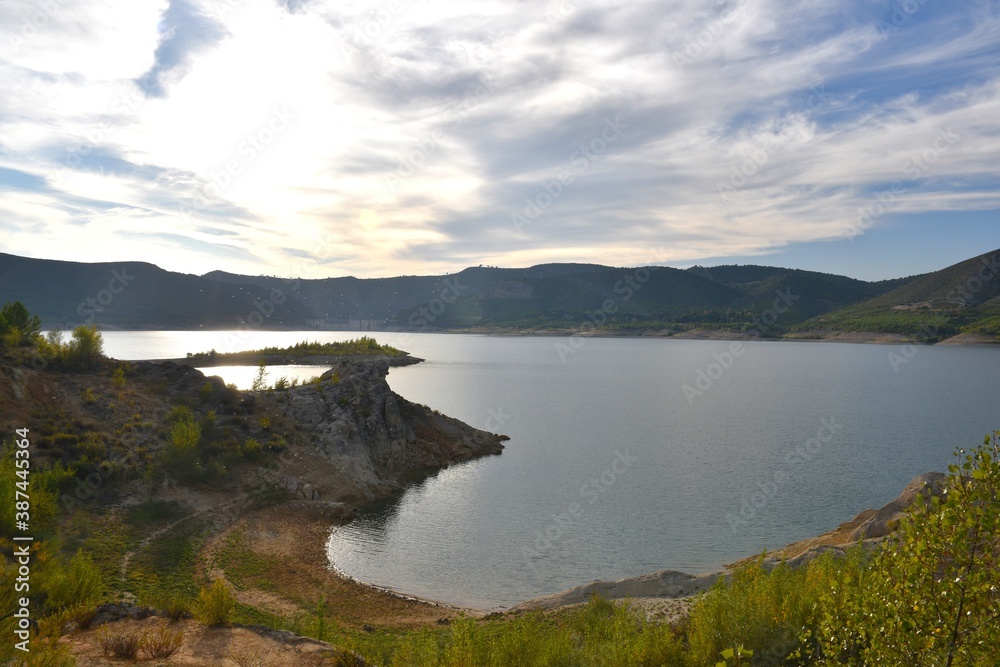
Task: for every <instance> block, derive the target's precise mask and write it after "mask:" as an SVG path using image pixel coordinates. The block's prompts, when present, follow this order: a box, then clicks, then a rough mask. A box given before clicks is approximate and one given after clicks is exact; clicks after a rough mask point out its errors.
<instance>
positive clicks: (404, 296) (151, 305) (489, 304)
mask: <svg viewBox="0 0 1000 667" xmlns="http://www.w3.org/2000/svg"><path fill="white" fill-rule="evenodd" d="M977 261H979V260H978V259H977V260H970V261H969V262H967V263H963V264H962V265H958V267H959V268H956V267H950V268H949V269H946V270H945V271H942V272H938V273H934V274H928V275H925V276H917V277H914V278H908V279H904V278H901V279H898V280H889V281H881V282H866V281H862V280H855V279H853V278H848V277H846V276H838V275H832V274H826V273H818V272H814V271H803V270H798V269H784V268H777V267H769V266H755V265H750V266H715V267H693V268H691V269H687V270H679V269H674V268H669V267H656V266H653V267H640V268H615V267H608V266H601V265H597V264H543V265H539V266H533V267H529V268H519V269H504V268H496V267H482V266H480V267H472V268H468V269H465V270H463V271H460V272H458V273H455V274H450V275H442V276H399V277H394V278H373V279H360V278H354V277H343V278H325V279H309V280H292V279H287V278H276V277H269V276H244V275H237V274H232V273H226V272H222V271H212V272H210V273H207V274H205V275H203V276H195V275H188V274H181V273H174V272H170V271H165V270H163V269H160V268H158V267H156V266H154V265H152V264H147V263H141V262H122V263H102V264H86V263H80V262H61V261H52V260H38V259H28V258H24V257H17V256H14V255H4V254H0V303H2V302H4V301H13V300H20V301H22V302H23V303H24V304H25V305H26V306H27V307H28V309H29V310H31V311H32V312H36V313H38V314H39V315H41V317H42V319H43V323H44V324H45V326H47V327H52V326H58V327H61V328H68V327H71V326H74V325H76V324H79V323H81V322H91V321H92V322H95V323H97V324H98V325H100V326H102V327H106V328H134V329H197V328H215V329H223V328H236V327H239V326H246V325H249V326H252V327H254V328H264V329H310V328H311V329H342V330H355V331H356V330H365V331H369V330H411V331H439V330H480V331H483V330H485V331H489V330H508V331H524V330H532V331H538V330H549V331H564V330H579V329H581V328H591V327H593V328H596V329H599V330H602V331H608V332H616V331H617V332H623V333H629V332H640V331H657V332H661V333H666V334H670V333H679V332H684V331H688V330H693V329H701V330H706V329H707V330H713V329H724V330H729V331H737V332H739V331H748V330H758V329H761V326H760V323H761V318H762V317H770V318H771V320H770V322H769V323H768V324H769V325H768V326H767V327H766V329H767V334H768V335H771V336H775V335H781V334H782V333H784V332H787V331H789V330H791V329H796V328H797V329H802V328H810V327H812V328H835V327H838V326H843V327H846V329H844V330H851V331H869V330H870V331H886V330H896V329H893V328H892V327H901V328H899V329H898V330H900V331H911V330H912V329H913V326H912V323H911V319H912V318H911V317H910V315H912V314H910V313H908V312H907V311H908V309H910V310H912V309H915V308H920V307H923V305H919V306H914V305H913V304H914V303H921V304H922V303H923V302H924V301H927V302H928V303H929V304H930V306H928V307H933V308H935V309H940V308H945V307H946V306H947V307H948V308H952V309H954V308H955V307H957V306H955V305H954V304H951V305H950V306H949V303H950V302H949V301H948V295H949V293H950V291H952V290H953V288H954V285H958V284H960V283H961V281H962V276H963V275H965V274H964V273H963V271H964V269H962V268H961V267H963V266H965V265H968V267H966V268H969V267H973V268H974V265H975V264H976V262H977ZM948 272H951V273H948ZM928 295H929V296H928ZM998 295H1000V292H998V290H997V285H994V284H992V283H991V284H990V285H989V286H988V288H984V289H982V290H980V291H977V293H976V294H975V295H972V297H974V300H975V304H976V305H975V306H974V308H975V309H976V311H975V313H974V315H975V317H974V318H973V319H974V320H975V321H977V322H978V321H979V319H982V316H984V315H985V314H987V313H989V312H994V311H995V312H996V314H997V315H1000V306H997V305H996V304H997V303H1000V298H998ZM991 300H992V301H991ZM991 308H993V310H992V311H991V310H990V309H991ZM935 312H937V311H936V310H935ZM900 313H903V314H902V315H901V314H900ZM949 313H950V311H949ZM873 315H874V316H875V319H874V320H873V319H872V316H873ZM949 317H951V315H950V314H949ZM963 317H965V319H963V320H962V324H963V325H965V324H968V323H969V322H967V321H966V320H968V317H966V316H965V315H963ZM824 318H825V319H824ZM907 318H910V319H907ZM918 319H919V318H918ZM904 320H905V321H904ZM772 322H773V324H772ZM870 326H878V327H880V328H876V329H870V328H869V329H866V328H865V327H870Z"/></svg>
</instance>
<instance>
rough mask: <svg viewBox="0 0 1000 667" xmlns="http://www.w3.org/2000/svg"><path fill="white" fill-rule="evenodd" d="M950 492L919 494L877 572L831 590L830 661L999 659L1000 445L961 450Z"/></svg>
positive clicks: (878, 559)
mask: <svg viewBox="0 0 1000 667" xmlns="http://www.w3.org/2000/svg"><path fill="white" fill-rule="evenodd" d="M956 456H957V457H958V459H959V463H958V464H956V465H952V466H949V472H950V473H951V474H950V475H949V477H948V483H947V493H946V494H945V496H944V498H943V499H942V498H938V497H935V498H932V499H931V500H930V501H921V502H918V503H917V504H915V506H914V507H913V508H912V509H911V511H910V513H909V514H908V515H907V516H906V517H904V518H903V520H902V521H901V523H900V528H899V531H898V532H897V533H896V534H895V535H894V536H893V537H892V538H890V540H889V541H888V542H887V543H886V544H885V545H883V546H882V548H880V549H879V551H878V553H877V554H876V555H875V557H874V558H873V560H872V563H871V567H870V575H866V576H862V578H860V579H859V580H853V581H849V582H845V584H847V585H845V586H844V587H843V590H842V591H837V592H836V593H835V594H834V593H831V594H828V595H826V596H824V598H823V600H822V602H823V608H824V613H823V617H822V619H821V622H820V627H819V629H818V631H817V636H818V650H817V653H818V654H819V655H820V656H821V657H824V658H826V659H828V660H829V661H830V662H831V663H836V662H841V661H846V662H850V663H857V664H898V665H903V664H908V665H956V664H959V665H989V664H995V663H994V662H993V659H994V658H995V651H996V646H997V645H998V644H1000V624H998V622H997V621H998V619H1000V594H998V584H997V572H1000V460H998V459H1000V448H998V445H997V441H996V439H995V437H994V439H993V440H992V442H991V441H990V440H989V438H988V439H987V442H986V444H984V445H983V446H982V447H980V448H978V449H976V450H973V451H972V452H970V453H966V452H964V451H961V450H960V451H959V452H956Z"/></svg>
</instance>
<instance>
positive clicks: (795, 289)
mask: <svg viewBox="0 0 1000 667" xmlns="http://www.w3.org/2000/svg"><path fill="white" fill-rule="evenodd" d="M688 271H691V272H692V273H696V274H698V275H701V276H704V277H706V278H708V279H710V280H714V281H717V282H720V283H722V284H724V285H729V286H731V287H734V288H736V289H738V290H741V291H743V292H745V293H747V294H749V295H751V296H752V297H755V298H758V297H760V298H764V299H768V298H773V294H774V292H775V290H790V291H791V293H792V294H794V295H796V296H799V297H800V298H799V300H798V301H796V302H795V306H794V309H793V317H792V319H794V320H795V321H796V322H798V321H801V320H803V319H807V318H810V317H814V316H816V315H819V314H821V313H825V312H828V311H830V310H834V309H839V308H841V307H843V306H844V305H846V304H850V303H856V302H860V301H866V300H868V299H871V298H874V297H876V296H880V295H882V294H885V293H886V292H889V291H890V290H893V289H895V288H897V287H899V286H901V285H904V284H906V283H908V282H909V281H911V280H913V279H914V278H915V277H916V276H913V277H910V278H897V279H895V280H882V281H878V282H866V281H864V280H856V279H854V278H848V277H846V276H838V275H835V274H831V273H819V272H816V271H803V270H801V269H777V268H775V267H773V266H756V265H752V264H749V265H746V266H736V265H724V266H713V267H711V268H705V267H702V266H695V267H691V268H690V269H688Z"/></svg>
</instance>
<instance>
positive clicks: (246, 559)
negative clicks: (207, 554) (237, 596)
mask: <svg viewBox="0 0 1000 667" xmlns="http://www.w3.org/2000/svg"><path fill="white" fill-rule="evenodd" d="M218 565H219V567H221V568H222V569H223V570H224V571H225V573H226V578H227V579H228V580H229V581H230V582H231V583H232V584H233V585H234V586H236V587H237V588H238V589H240V590H245V589H247V588H259V589H261V590H267V591H273V590H275V585H274V583H273V581H272V580H271V578H270V575H271V573H272V572H275V571H277V570H280V569H281V568H282V567H283V566H284V562H283V560H282V559H281V558H278V557H273V558H272V557H268V556H266V555H263V554H259V553H257V552H255V551H253V550H252V549H251V548H250V546H249V544H248V543H247V538H246V534H245V533H244V531H243V529H242V528H237V529H236V530H234V531H233V532H232V533H230V534H229V535H227V536H226V538H225V540H224V541H223V543H222V548H221V549H220V550H219V554H218Z"/></svg>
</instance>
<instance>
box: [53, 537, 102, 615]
mask: <svg viewBox="0 0 1000 667" xmlns="http://www.w3.org/2000/svg"><path fill="white" fill-rule="evenodd" d="M47 583H48V591H49V598H48V602H47V604H48V606H49V607H50V608H52V609H73V608H77V607H83V608H90V607H94V606H96V605H97V603H98V602H99V601H100V600H101V599H102V598H103V597H104V596H105V595H106V592H107V591H106V588H107V587H106V583H105V581H104V575H103V573H102V572H101V571H100V570H99V569H98V568H97V566H96V565H94V560H93V559H92V558H91V557H90V555H89V554H87V553H85V552H83V551H82V550H78V551H77V552H76V555H75V556H73V558H71V559H70V561H69V563H68V566H67V567H65V568H61V569H60V570H58V571H56V572H54V573H53V576H52V577H51V578H50V580H49V581H48V582H47Z"/></svg>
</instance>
